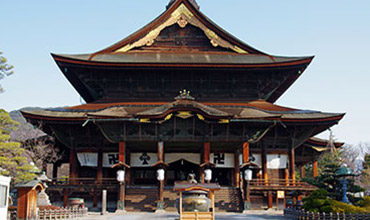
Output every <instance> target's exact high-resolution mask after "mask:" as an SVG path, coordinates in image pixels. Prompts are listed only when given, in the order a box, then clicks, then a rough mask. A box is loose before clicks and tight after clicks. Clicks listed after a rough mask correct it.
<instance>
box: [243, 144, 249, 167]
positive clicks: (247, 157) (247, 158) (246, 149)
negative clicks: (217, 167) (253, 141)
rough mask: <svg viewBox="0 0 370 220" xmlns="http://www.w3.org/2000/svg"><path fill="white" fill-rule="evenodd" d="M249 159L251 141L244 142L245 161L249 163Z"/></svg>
mask: <svg viewBox="0 0 370 220" xmlns="http://www.w3.org/2000/svg"><path fill="white" fill-rule="evenodd" d="M248 161H249V143H248V142H244V143H243V163H247V162H248Z"/></svg>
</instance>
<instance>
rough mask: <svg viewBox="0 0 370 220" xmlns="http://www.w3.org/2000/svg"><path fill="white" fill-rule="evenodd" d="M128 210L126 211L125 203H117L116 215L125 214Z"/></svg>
mask: <svg viewBox="0 0 370 220" xmlns="http://www.w3.org/2000/svg"><path fill="white" fill-rule="evenodd" d="M125 212H126V210H125V201H118V202H117V210H116V212H115V213H117V214H119V213H125Z"/></svg>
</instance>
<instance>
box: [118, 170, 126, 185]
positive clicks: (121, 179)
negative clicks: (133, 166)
mask: <svg viewBox="0 0 370 220" xmlns="http://www.w3.org/2000/svg"><path fill="white" fill-rule="evenodd" d="M117 181H118V182H120V183H124V182H125V171H124V170H118V171H117Z"/></svg>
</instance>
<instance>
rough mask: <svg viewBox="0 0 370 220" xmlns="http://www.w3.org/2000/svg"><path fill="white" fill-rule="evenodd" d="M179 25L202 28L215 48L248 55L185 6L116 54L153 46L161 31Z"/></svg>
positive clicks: (118, 50)
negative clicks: (220, 35) (211, 28)
mask: <svg viewBox="0 0 370 220" xmlns="http://www.w3.org/2000/svg"><path fill="white" fill-rule="evenodd" d="M176 23H177V24H178V25H179V26H180V27H181V28H185V27H186V26H187V25H188V24H191V25H193V26H195V27H198V28H200V29H201V30H202V31H203V32H204V34H205V35H206V36H207V38H208V39H209V41H210V43H211V44H212V46H214V47H219V46H220V47H223V48H227V49H230V50H233V51H235V52H236V53H239V54H247V53H248V52H247V51H245V50H243V49H241V48H240V47H238V46H236V45H233V44H231V43H230V42H228V41H226V40H224V39H222V38H221V37H219V36H218V35H217V34H216V33H215V32H214V31H212V30H210V29H209V28H208V27H207V26H205V25H204V24H203V23H202V22H201V21H199V20H198V19H197V18H196V17H195V16H194V14H193V13H192V12H191V11H190V10H189V9H188V8H187V7H186V6H185V4H181V5H180V6H179V7H178V8H177V9H176V10H175V11H174V12H173V13H172V14H171V16H170V17H169V18H168V19H167V20H166V21H164V22H163V23H162V24H160V25H159V26H158V27H157V28H155V29H154V30H152V31H150V32H149V33H148V34H147V35H146V36H145V37H143V38H141V39H139V40H137V41H135V42H133V43H131V44H127V45H125V46H123V47H121V48H119V49H117V50H116V51H115V52H116V53H125V52H128V51H130V50H132V49H134V48H137V47H142V46H145V45H146V46H151V45H153V43H154V42H155V39H156V38H157V37H158V36H159V34H160V33H161V31H162V30H163V29H165V28H167V27H169V26H172V25H174V24H176Z"/></svg>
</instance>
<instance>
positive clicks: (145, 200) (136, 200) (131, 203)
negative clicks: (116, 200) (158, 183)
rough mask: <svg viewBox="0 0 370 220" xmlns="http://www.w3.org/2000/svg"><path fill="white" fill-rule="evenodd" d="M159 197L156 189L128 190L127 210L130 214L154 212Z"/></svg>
mask: <svg viewBox="0 0 370 220" xmlns="http://www.w3.org/2000/svg"><path fill="white" fill-rule="evenodd" d="M157 195H158V190H157V188H156V187H145V188H144V187H142V188H126V198H125V201H126V204H125V209H126V211H128V212H154V211H155V210H156V207H157V204H156V201H157Z"/></svg>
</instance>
